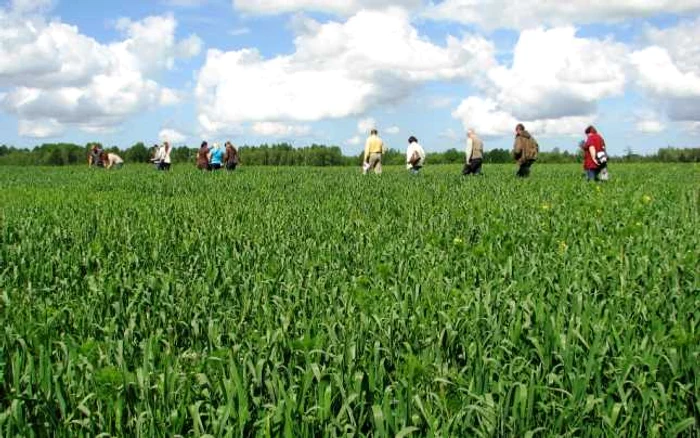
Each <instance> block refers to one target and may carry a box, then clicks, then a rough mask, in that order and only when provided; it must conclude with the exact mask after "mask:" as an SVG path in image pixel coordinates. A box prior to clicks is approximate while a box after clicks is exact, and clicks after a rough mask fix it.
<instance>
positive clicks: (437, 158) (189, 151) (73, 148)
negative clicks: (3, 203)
mask: <svg viewBox="0 0 700 438" xmlns="http://www.w3.org/2000/svg"><path fill="white" fill-rule="evenodd" d="M93 145H98V146H100V147H102V145H101V144H99V143H88V144H86V145H84V146H81V145H77V144H72V143H45V144H42V145H40V146H36V147H34V148H33V149H23V148H15V147H11V146H5V145H2V146H0V165H15V166H65V165H73V164H84V163H86V159H87V154H88V151H89V150H90V148H91V147H92V146H93ZM104 149H105V150H106V151H107V152H114V153H117V154H119V155H120V156H121V157H122V158H124V161H126V162H128V163H147V162H148V160H149V159H150V158H151V157H152V156H153V149H152V148H149V147H147V146H146V145H144V144H143V143H142V142H139V143H136V144H134V145H133V146H131V147H129V148H128V149H126V150H121V149H119V148H118V147H117V146H111V147H106V148H104ZM239 151H240V155H241V161H242V163H243V164H245V165H255V166H359V165H360V164H361V163H362V156H363V153H362V152H360V153H359V154H358V155H355V156H347V155H343V152H342V150H341V149H340V147H338V146H326V145H318V144H312V145H310V146H305V147H300V148H295V147H293V146H292V145H291V144H289V143H277V144H262V145H259V146H242V147H240V148H239ZM196 156H197V148H191V147H187V146H180V147H175V148H173V150H172V152H171V159H172V161H173V163H192V164H193V165H194V162H195V158H196ZM582 160H583V157H582V154H581V152H580V151H578V152H577V153H570V152H568V151H561V150H559V149H558V148H555V149H553V150H552V151H548V152H540V154H539V158H538V162H540V163H580V162H581V161H582ZM427 161H428V162H429V163H430V164H456V163H460V164H461V163H463V162H464V152H463V151H460V150H457V149H454V148H452V149H448V150H446V151H444V152H431V153H428V154H427ZM512 161H513V158H512V156H511V152H510V150H507V149H491V150H489V151H486V152H484V162H486V163H510V162H512ZM611 161H617V162H664V163H679V162H681V163H700V148H672V147H667V148H661V149H659V150H658V151H657V152H656V153H655V154H650V155H640V154H636V153H634V152H633V151H632V150H631V149H628V150H627V151H626V153H625V154H624V155H621V156H617V157H611ZM383 162H384V163H385V164H388V165H392V164H395V165H403V164H405V162H406V156H405V153H404V152H403V151H400V150H396V149H389V151H388V152H387V154H386V155H385V156H384V159H383Z"/></svg>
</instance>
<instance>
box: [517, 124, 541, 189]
mask: <svg viewBox="0 0 700 438" xmlns="http://www.w3.org/2000/svg"><path fill="white" fill-rule="evenodd" d="M539 148H540V147H539V145H538V144H537V140H535V138H534V137H533V136H532V135H530V133H529V132H527V131H526V130H525V126H523V124H522V123H518V124H517V126H516V127H515V143H514V144H513V158H515V160H516V161H517V162H518V164H519V165H520V168H519V169H518V173H517V176H518V177H520V178H527V177H528V176H530V168H531V167H532V165H533V164H534V163H535V161H537V154H538V152H539Z"/></svg>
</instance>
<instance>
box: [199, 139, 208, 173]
mask: <svg viewBox="0 0 700 438" xmlns="http://www.w3.org/2000/svg"><path fill="white" fill-rule="evenodd" d="M197 169H200V170H206V171H209V170H211V167H209V144H208V143H207V142H206V141H203V142H202V145H201V146H200V147H199V150H198V151H197Z"/></svg>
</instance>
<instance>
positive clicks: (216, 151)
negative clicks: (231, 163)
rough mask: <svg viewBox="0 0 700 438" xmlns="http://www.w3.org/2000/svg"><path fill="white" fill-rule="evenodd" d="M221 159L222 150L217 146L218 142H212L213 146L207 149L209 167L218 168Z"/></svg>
mask: <svg viewBox="0 0 700 438" xmlns="http://www.w3.org/2000/svg"><path fill="white" fill-rule="evenodd" d="M223 161H224V150H223V149H222V148H221V146H219V143H214V147H213V148H212V149H211V151H209V167H210V168H211V170H219V169H221V165H222V163H223Z"/></svg>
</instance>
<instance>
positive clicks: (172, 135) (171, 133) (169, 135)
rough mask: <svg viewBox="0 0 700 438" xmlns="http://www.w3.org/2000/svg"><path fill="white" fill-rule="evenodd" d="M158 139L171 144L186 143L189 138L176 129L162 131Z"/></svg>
mask: <svg viewBox="0 0 700 438" xmlns="http://www.w3.org/2000/svg"><path fill="white" fill-rule="evenodd" d="M158 138H159V139H160V141H167V142H169V143H171V144H178V143H184V142H185V140H187V136H186V135H185V134H183V133H181V132H179V131H177V130H175V129H169V128H165V129H161V130H160V132H159V133H158Z"/></svg>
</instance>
